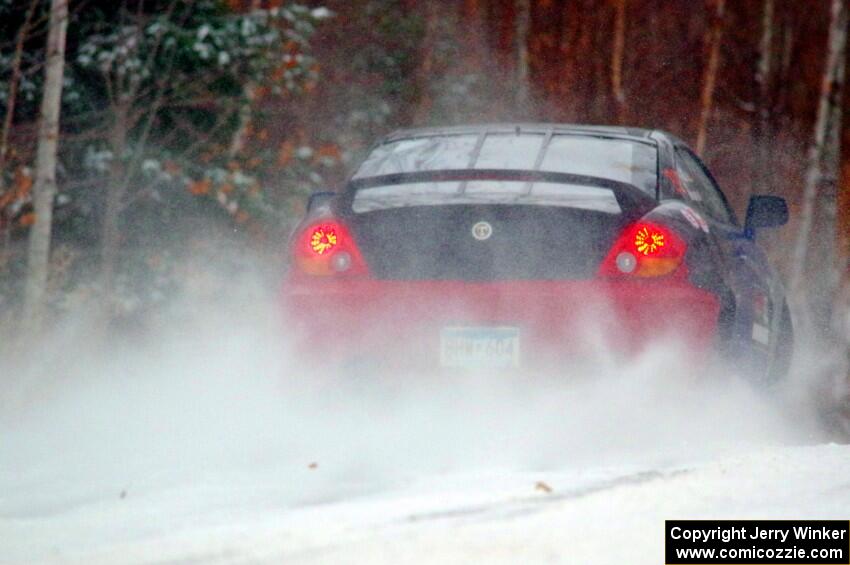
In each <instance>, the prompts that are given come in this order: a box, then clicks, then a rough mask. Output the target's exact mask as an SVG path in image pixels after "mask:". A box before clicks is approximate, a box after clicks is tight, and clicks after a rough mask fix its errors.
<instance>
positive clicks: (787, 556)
mask: <svg viewBox="0 0 850 565" xmlns="http://www.w3.org/2000/svg"><path fill="white" fill-rule="evenodd" d="M664 542H665V548H664V562H665V563H666V564H667V565H701V564H712V563H728V564H736V565H744V564H758V565H771V564H774V563H787V564H789V565H790V564H792V563H795V564H806V565H850V521H843V520H667V521H666V523H665V528H664Z"/></svg>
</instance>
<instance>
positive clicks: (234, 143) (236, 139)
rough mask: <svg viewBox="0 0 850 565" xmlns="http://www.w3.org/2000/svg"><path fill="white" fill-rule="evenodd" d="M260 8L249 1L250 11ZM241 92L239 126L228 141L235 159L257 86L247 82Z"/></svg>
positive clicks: (244, 136)
mask: <svg viewBox="0 0 850 565" xmlns="http://www.w3.org/2000/svg"><path fill="white" fill-rule="evenodd" d="M261 7H262V1H261V0H251V5H250V10H251V11H252V12H256V11H257V10H259V9H260V8H261ZM242 92H243V93H244V96H245V101H244V102H243V104H242V105H241V106H240V107H239V125H238V126H237V127H236V131H235V132H233V137H232V138H231V139H230V147H229V148H228V151H227V153H228V155H230V157H231V158H233V157H236V156H237V155H238V154H239V153H240V152H242V150H243V149H244V148H245V143H246V142H247V141H248V130H249V128H250V126H251V109H252V106H253V104H254V99H255V97H256V92H257V85H256V84H254V81H248V82H246V83H245V86H243V87H242Z"/></svg>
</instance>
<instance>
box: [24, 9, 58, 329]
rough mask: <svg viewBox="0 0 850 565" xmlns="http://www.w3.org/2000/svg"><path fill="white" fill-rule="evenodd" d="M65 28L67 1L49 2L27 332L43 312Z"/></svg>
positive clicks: (29, 257) (38, 323)
mask: <svg viewBox="0 0 850 565" xmlns="http://www.w3.org/2000/svg"><path fill="white" fill-rule="evenodd" d="M67 28H68V0H52V2H51V6H50V20H49V24H48V32H47V52H46V55H45V57H46V64H45V67H44V79H45V80H44V92H43V94H42V100H41V119H40V124H39V132H38V150H37V156H36V177H35V185H34V186H33V211H34V213H35V223H34V224H33V226H32V228H31V230H30V235H29V248H28V255H27V278H26V283H25V287H24V320H25V321H26V323H27V325H28V328H29V330H30V331H37V330H38V329H40V327H41V324H42V322H43V317H44V310H45V299H46V290H47V276H48V271H49V266H50V235H51V226H52V220H53V199H54V196H55V195H56V160H57V149H58V145H59V114H60V102H61V98H62V77H63V74H64V70H65V37H66V33H67Z"/></svg>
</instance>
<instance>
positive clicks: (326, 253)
mask: <svg viewBox="0 0 850 565" xmlns="http://www.w3.org/2000/svg"><path fill="white" fill-rule="evenodd" d="M294 255H295V257H294V259H295V266H296V267H297V269H298V271H299V272H300V273H302V274H306V275H313V276H324V277H326V276H333V275H348V276H351V275H363V274H366V273H367V272H368V269H367V268H366V262H365V261H364V260H363V255H362V254H361V253H360V250H359V249H358V248H357V245H356V244H355V243H354V237H353V236H352V234H351V230H349V229H348V228H347V227H346V226H345V224H343V223H342V222H340V221H338V220H331V219H328V220H325V221H322V222H316V223H313V224H310V225H309V226H307V228H306V229H304V230H302V231H301V233H299V234H298V236H297V237H296V238H295V250H294Z"/></svg>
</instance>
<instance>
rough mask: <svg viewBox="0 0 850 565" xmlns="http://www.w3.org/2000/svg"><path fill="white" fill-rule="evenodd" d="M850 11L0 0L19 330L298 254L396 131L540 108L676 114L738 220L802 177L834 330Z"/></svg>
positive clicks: (801, 302) (13, 311) (416, 1)
mask: <svg viewBox="0 0 850 565" xmlns="http://www.w3.org/2000/svg"><path fill="white" fill-rule="evenodd" d="M847 29H848V7H847V5H846V3H845V2H843V1H842V0H702V1H701V0H697V1H693V0H564V1H557V0H456V1H451V0H443V1H438V0H353V1H352V0H321V1H318V0H317V1H307V0H302V1H300V2H298V3H293V2H282V1H280V0H228V1H226V2H225V1H217V0H180V1H178V0H121V1H120V2H119V1H112V0H0V118H2V123H0V328H4V331H3V332H0V333H2V334H3V335H5V336H7V337H8V336H9V335H10V334H16V333H19V332H22V331H37V330H38V328H40V327H42V326H43V325H44V324H45V323H46V322H49V321H50V320H53V319H56V317H57V316H61V315H62V314H63V313H66V312H69V311H73V310H74V309H75V308H80V307H83V308H91V307H93V306H96V307H97V308H98V309H101V310H103V311H104V312H105V315H106V317H107V319H109V320H112V321H115V320H130V321H137V320H139V319H142V318H143V317H144V316H145V315H146V314H148V313H150V312H151V311H155V310H156V309H157V308H158V307H159V306H161V305H163V304H167V303H168V301H169V300H170V299H171V297H173V296H174V294H175V292H179V291H181V289H182V290H183V291H185V288H184V287H185V285H186V282H187V281H197V280H198V278H199V273H201V271H203V270H204V268H205V265H207V264H209V261H211V260H214V259H215V258H216V257H222V256H225V255H226V254H225V253H224V252H223V250H222V246H232V247H233V248H234V249H239V248H245V247H246V246H249V247H250V248H251V249H256V250H263V252H264V253H266V254H267V256H268V257H269V261H270V262H271V263H274V264H282V263H283V260H282V258H283V257H284V255H285V253H284V251H285V245H286V243H285V242H286V239H287V235H288V232H289V230H291V228H292V226H293V224H294V222H295V221H296V220H297V218H298V216H299V214H300V213H301V212H302V211H303V208H304V204H305V200H306V196H307V195H308V194H309V193H310V192H311V191H314V190H317V189H321V188H338V187H339V186H340V185H341V184H342V182H343V181H344V179H345V178H346V174H347V172H348V171H349V168H350V166H351V165H352V164H353V163H355V162H356V161H357V159H358V158H359V157H360V156H362V154H363V153H364V151H365V150H366V149H368V147H369V145H370V144H371V143H372V142H373V141H374V140H375V139H376V138H377V137H378V136H380V135H382V134H384V133H387V132H389V131H391V130H393V129H396V128H400V127H409V126H421V125H442V124H454V123H459V122H470V121H472V122H498V121H515V120H521V121H554V122H572V123H587V124H621V125H629V126H637V127H646V128H661V129H665V130H668V131H670V132H671V133H673V134H675V135H677V136H679V137H681V138H683V139H684V140H686V141H687V142H689V143H690V144H691V145H692V146H693V147H694V148H695V149H696V150H697V152H698V153H699V154H700V155H701V156H702V157H703V159H704V160H705V161H706V162H707V164H708V166H709V167H710V168H711V170H712V171H713V172H714V173H715V175H716V176H717V178H718V180H719V182H720V185H721V187H722V188H723V189H724V191H725V192H726V194H727V195H728V196H729V198H730V199H731V201H732V205H733V207H734V208H735V211H736V212H737V214H738V217H739V218H742V217H743V215H744V212H745V209H746V204H747V201H748V198H749V196H750V195H752V194H774V195H779V196H783V197H785V198H786V199H787V200H788V203H789V205H790V210H791V222H790V224H789V225H788V226H787V227H785V228H782V229H780V230H771V231H770V232H765V235H764V236H762V237H761V242H762V244H763V245H764V246H765V247H766V249H767V251H768V253H769V254H770V255H771V258H772V260H773V262H774V264H775V265H777V266H778V268H779V269H780V270H781V271H782V273H783V275H784V277H785V279H786V281H787V286H788V288H789V290H790V292H791V293H792V296H793V297H794V304H795V308H794V309H795V316H796V318H797V320H798V323H800V324H802V325H803V326H806V327H807V329H811V330H814V333H815V334H817V335H824V336H826V335H828V334H829V333H830V331H831V330H830V328H834V326H831V325H830V324H831V322H834V320H835V317H836V310H837V309H841V308H848V309H850V300H848V301H847V303H845V302H843V301H842V298H841V296H843V295H846V294H847V292H848V291H847V288H848V285H850V283H848V278H850V271H848V260H849V259H850V88H847V87H846V86H845V82H846V81H845V77H846V76H847V74H848V64H850V62H848V60H847ZM238 255H239V254H238V253H236V254H235V256H237V257H238ZM227 256H232V255H227ZM231 268H233V269H239V268H240V267H239V265H238V264H234V265H231ZM281 268H283V267H281ZM201 278H202V277H201ZM226 280H227V279H226V277H225V279H224V281H223V282H221V283H220V285H219V288H217V290H216V292H227V288H226V285H227V282H226ZM842 288H843V289H845V290H844V291H842Z"/></svg>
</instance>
